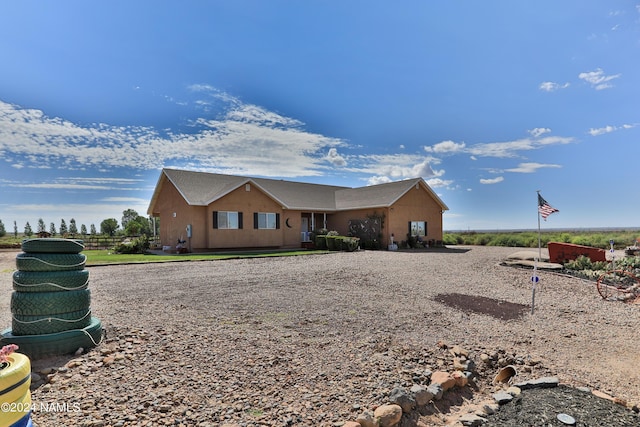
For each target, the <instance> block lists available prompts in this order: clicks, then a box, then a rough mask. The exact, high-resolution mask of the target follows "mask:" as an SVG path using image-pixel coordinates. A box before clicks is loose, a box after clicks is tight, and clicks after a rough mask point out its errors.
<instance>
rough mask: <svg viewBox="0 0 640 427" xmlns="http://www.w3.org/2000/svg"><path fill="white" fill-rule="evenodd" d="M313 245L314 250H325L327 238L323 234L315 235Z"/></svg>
mask: <svg viewBox="0 0 640 427" xmlns="http://www.w3.org/2000/svg"><path fill="white" fill-rule="evenodd" d="M314 243H315V244H316V249H321V250H325V249H327V236H326V235H324V234H319V235H317V236H316V238H315V241H314Z"/></svg>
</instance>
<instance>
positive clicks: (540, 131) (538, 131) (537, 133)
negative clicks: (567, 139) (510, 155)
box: [527, 128, 551, 138]
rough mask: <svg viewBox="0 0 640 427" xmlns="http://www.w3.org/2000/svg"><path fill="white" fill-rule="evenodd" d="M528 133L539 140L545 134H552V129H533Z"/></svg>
mask: <svg viewBox="0 0 640 427" xmlns="http://www.w3.org/2000/svg"><path fill="white" fill-rule="evenodd" d="M527 132H529V134H531V136H533V137H534V138H537V137H539V136H540V135H544V134H545V133H549V132H551V129H549V128H533V129H530V130H528V131H527Z"/></svg>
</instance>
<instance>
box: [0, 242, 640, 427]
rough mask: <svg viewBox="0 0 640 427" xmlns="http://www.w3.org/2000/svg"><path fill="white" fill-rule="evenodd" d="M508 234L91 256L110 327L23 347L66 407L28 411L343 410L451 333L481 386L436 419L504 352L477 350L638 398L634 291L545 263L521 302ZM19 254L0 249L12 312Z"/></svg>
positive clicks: (76, 417)
mask: <svg viewBox="0 0 640 427" xmlns="http://www.w3.org/2000/svg"><path fill="white" fill-rule="evenodd" d="M514 251H516V249H513V248H490V247H471V248H467V249H462V248H461V249H451V250H442V251H414V252H387V251H362V252H354V253H331V254H328V255H312V256H300V257H288V258H284V257H283V258H263V259H246V260H229V261H207V262H180V263H165V264H144V265H119V266H104V267H91V268H89V271H90V286H89V288H90V289H91V292H92V310H93V315H94V316H97V317H99V318H100V319H101V320H102V322H103V325H104V326H105V330H106V331H107V337H106V339H105V341H104V342H103V343H102V344H101V345H100V346H99V347H98V348H97V349H93V350H91V351H89V352H88V353H85V354H82V355H80V356H77V357H76V356H69V357H58V358H52V359H45V360H40V361H34V362H33V366H34V372H35V373H36V374H37V375H36V376H35V380H34V384H35V386H34V391H33V398H34V401H35V402H52V401H55V402H66V403H67V404H68V405H69V407H71V408H73V410H70V411H65V412H46V411H34V414H33V418H34V421H35V422H36V424H37V425H38V426H39V427H48V426H60V425H65V426H103V427H106V426H129V425H131V426H134V425H135V426H137V425H140V426H143V425H148V426H155V425H182V426H192V425H200V426H218V425H224V424H228V425H240V426H247V427H249V426H254V427H256V426H267V425H269V426H286V425H310V426H311V425H313V426H340V425H342V423H343V422H345V421H349V420H355V418H356V417H357V416H358V414H360V413H361V412H363V411H365V410H371V409H373V408H375V407H376V406H378V405H381V404H384V403H387V400H386V399H387V397H388V395H389V392H390V391H391V390H392V389H393V388H395V387H405V388H407V389H408V388H410V387H411V386H412V385H413V384H421V383H423V384H426V383H427V382H428V374H427V372H429V371H430V372H435V371H437V370H441V369H447V368H448V367H449V364H450V363H451V362H450V360H451V357H450V356H449V355H448V353H447V350H446V349H447V348H448V347H451V346H452V345H459V346H461V347H463V348H465V349H467V350H468V351H469V352H470V358H471V359H473V360H474V361H476V364H477V365H478V366H479V377H478V378H477V380H476V383H477V386H478V387H477V388H475V389H474V388H468V389H466V390H465V392H464V393H458V394H456V397H455V398H449V399H443V400H442V401H441V402H440V403H438V404H437V405H433V407H432V408H431V409H430V410H429V411H426V412H424V413H423V414H422V415H421V417H420V421H421V422H422V423H423V425H436V426H437V425H446V423H450V422H452V420H453V419H455V417H456V416H458V415H460V414H462V413H464V412H465V411H467V410H468V408H470V407H472V405H473V404H480V403H482V402H486V401H487V400H488V399H489V400H490V399H491V394H492V393H493V392H494V391H495V389H494V387H493V386H491V384H490V382H491V380H492V379H493V376H494V375H495V373H496V370H497V368H496V369H494V367H491V366H487V367H483V365H482V362H481V361H480V359H481V355H483V354H484V355H489V356H490V357H494V358H502V359H504V360H506V361H510V362H512V363H513V364H515V365H516V367H517V368H518V375H517V377H516V381H524V380H527V379H533V378H539V377H542V376H550V375H554V376H557V377H558V378H559V379H560V382H561V383H564V384H568V385H572V386H581V387H588V388H590V389H593V390H600V391H602V392H605V393H608V394H610V395H612V396H615V397H617V398H619V399H621V400H624V401H626V402H627V403H628V406H632V405H633V404H637V403H640V387H639V385H640V370H639V369H638V354H640V343H639V342H638V333H637V331H638V319H639V313H640V306H637V305H635V306H634V305H627V304H623V303H613V302H605V301H603V300H602V299H601V298H600V297H599V295H598V293H597V292H596V289H595V286H594V285H593V284H592V283H590V282H586V281H582V280H579V279H575V278H570V277H563V276H561V275H557V274H552V273H546V272H540V276H541V283H540V284H539V287H538V291H537V293H536V306H535V312H534V314H531V310H530V308H531V299H532V292H531V280H530V278H531V271H528V270H523V269H516V268H512V267H504V266H500V265H499V262H500V261H501V260H503V259H504V258H505V257H506V256H507V255H509V254H510V253H512V252H514ZM16 254H17V253H16V252H0V321H1V323H2V324H3V325H5V326H6V327H9V326H10V325H11V313H10V308H9V301H10V294H11V291H12V289H11V288H12V280H11V276H12V272H13V269H14V268H15V262H14V261H15V255H16ZM443 343H446V344H445V345H444V346H443ZM38 379H39V380H40V381H38ZM452 396H453V395H452ZM554 399H555V398H554ZM522 400H523V401H524V400H526V396H524V397H523V398H522ZM509 405H510V404H509ZM628 412H629V413H632V411H630V410H629V411H628ZM505 413H506V412H505ZM497 419H498V418H496V420H497ZM496 422H497V421H496ZM592 422H593V420H592ZM492 425H512V424H509V423H505V424H500V423H497V424H492ZM514 425H515V424H514ZM517 425H520V424H517ZM522 425H538V424H535V423H533V422H532V424H522ZM544 425H547V424H544ZM550 425H559V424H550ZM578 425H600V424H588V423H585V421H583V423H582V424H578Z"/></svg>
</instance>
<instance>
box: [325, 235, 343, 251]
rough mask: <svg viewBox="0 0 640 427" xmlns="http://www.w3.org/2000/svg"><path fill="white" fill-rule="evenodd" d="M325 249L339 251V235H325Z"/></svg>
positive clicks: (340, 241)
mask: <svg viewBox="0 0 640 427" xmlns="http://www.w3.org/2000/svg"><path fill="white" fill-rule="evenodd" d="M326 241H327V249H329V250H330V251H339V250H340V249H341V248H342V239H341V237H340V236H333V235H331V236H330V235H328V234H327V237H326Z"/></svg>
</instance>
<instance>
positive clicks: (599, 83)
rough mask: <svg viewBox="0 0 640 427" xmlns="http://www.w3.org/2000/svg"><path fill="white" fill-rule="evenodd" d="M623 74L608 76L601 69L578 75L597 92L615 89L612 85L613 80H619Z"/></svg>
mask: <svg viewBox="0 0 640 427" xmlns="http://www.w3.org/2000/svg"><path fill="white" fill-rule="evenodd" d="M620 76H621V74H612V75H610V76H607V75H605V74H604V71H603V70H602V69H601V68H598V69H596V70H595V71H588V72H585V73H580V74H578V77H579V78H580V79H582V80H584V81H586V82H587V83H589V84H590V85H591V87H593V88H594V89H595V90H603V89H609V88H611V87H613V85H612V84H611V83H610V82H611V81H612V80H614V79H617V78H619V77H620Z"/></svg>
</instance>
